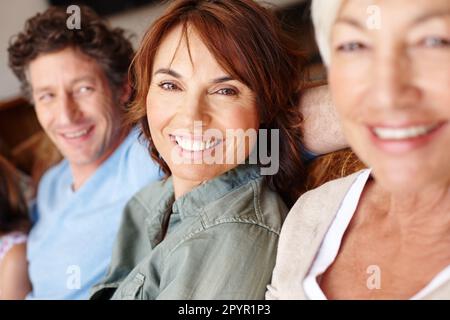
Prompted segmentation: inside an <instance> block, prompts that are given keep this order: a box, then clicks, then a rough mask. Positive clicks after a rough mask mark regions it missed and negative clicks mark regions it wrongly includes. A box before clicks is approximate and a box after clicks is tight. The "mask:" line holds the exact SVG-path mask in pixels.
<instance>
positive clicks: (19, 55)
mask: <svg viewBox="0 0 450 320" xmlns="http://www.w3.org/2000/svg"><path fill="white" fill-rule="evenodd" d="M80 13H81V17H80V20H81V28H80V29H69V28H68V27H67V19H68V17H69V15H68V14H67V12H66V8H64V7H51V8H49V9H47V10H46V11H45V12H43V13H38V14H36V15H35V16H33V17H31V18H30V19H28V20H27V21H26V23H25V28H24V30H23V31H22V32H21V33H19V34H18V35H16V36H15V37H13V38H11V40H10V44H9V48H8V53H9V66H10V68H11V69H12V71H13V72H14V74H15V75H16V76H17V78H18V79H19V80H20V82H21V85H22V91H23V94H24V95H25V96H26V97H27V98H28V99H30V98H31V90H30V89H31V88H30V84H29V82H28V80H27V76H26V70H27V67H28V65H29V63H30V62H31V61H33V60H34V59H35V58H36V57H37V56H39V55H40V54H45V53H51V52H56V51H59V50H62V49H65V48H67V47H73V48H75V49H77V50H80V51H81V52H82V53H83V54H85V55H87V56H88V57H90V58H92V59H94V60H95V61H96V62H97V63H98V64H99V65H100V66H101V68H102V70H103V72H105V75H106V77H107V78H108V80H109V84H110V85H111V86H112V88H113V89H118V88H120V87H121V86H122V85H123V84H124V82H125V81H126V80H127V74H128V68H129V66H130V63H131V60H132V59H133V55H134V51H133V47H132V45H131V42H130V40H129V37H127V36H126V35H125V31H124V30H123V29H121V28H111V27H110V26H109V25H108V24H107V22H106V21H105V20H103V19H102V18H100V17H99V16H98V15H97V14H96V13H95V12H94V11H93V10H92V9H90V8H89V7H87V6H80ZM113 92H114V90H113Z"/></svg>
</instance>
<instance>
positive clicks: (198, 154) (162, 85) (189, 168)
mask: <svg viewBox="0 0 450 320" xmlns="http://www.w3.org/2000/svg"><path fill="white" fill-rule="evenodd" d="M187 31H188V37H187V39H188V41H189V46H188V44H187V41H186V38H185V37H184V36H183V34H182V26H178V27H176V28H174V29H172V30H171V31H170V32H169V33H168V34H167V35H166V37H165V38H164V39H163V41H162V43H161V45H160V46H159V48H158V51H157V53H156V56H155V59H154V63H153V68H152V70H153V72H152V75H151V77H152V80H151V84H150V87H149V90H148V93H147V119H148V124H149V127H150V133H151V137H152V141H153V143H154V145H155V147H156V149H157V150H158V152H159V154H160V155H161V157H162V158H163V159H164V161H165V162H166V163H167V165H168V166H169V168H170V170H171V172H172V175H173V176H174V177H177V178H180V179H183V180H188V181H192V182H202V181H206V180H209V179H212V178H214V177H216V176H219V175H221V174H222V173H224V172H226V171H229V170H230V169H232V168H234V167H236V166H237V165H238V164H239V163H241V162H242V161H243V160H244V159H245V158H246V157H247V156H248V155H249V153H250V152H251V150H252V148H253V146H254V142H255V141H253V140H252V139H250V140H252V141H249V142H248V145H247V147H246V148H244V149H242V146H240V145H239V143H233V141H231V140H234V139H227V132H229V131H230V130H243V131H247V130H249V129H250V130H258V128H259V116H258V110H257V107H256V103H255V100H256V99H255V94H254V93H253V92H252V91H251V90H250V89H249V88H248V87H247V86H246V85H245V84H243V83H242V82H240V81H239V80H237V79H233V78H232V77H231V76H230V74H228V73H227V72H226V71H225V70H224V69H223V68H222V67H221V66H220V65H219V64H218V62H217V60H216V59H215V58H214V56H213V55H212V54H211V53H210V52H209V50H208V49H207V47H206V46H205V44H204V43H203V42H202V40H201V39H200V38H199V36H198V34H197V33H196V32H195V30H193V29H192V28H188V29H187ZM238 148H241V149H242V150H239V151H240V152H243V154H242V155H243V157H241V158H239V159H234V157H233V159H234V160H233V161H230V159H231V158H228V161H227V159H226V157H227V155H230V154H232V155H236V154H240V153H239V152H238V150H237V149H238Z"/></svg>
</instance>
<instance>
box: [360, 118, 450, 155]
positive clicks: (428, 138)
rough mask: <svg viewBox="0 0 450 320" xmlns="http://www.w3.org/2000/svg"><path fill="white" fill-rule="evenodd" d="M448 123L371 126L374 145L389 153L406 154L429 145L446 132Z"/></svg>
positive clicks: (369, 127)
mask: <svg viewBox="0 0 450 320" xmlns="http://www.w3.org/2000/svg"><path fill="white" fill-rule="evenodd" d="M446 125H447V122H435V123H431V124H414V125H413V124H411V125H403V126H394V125H390V126H387V125H369V126H368V129H369V131H370V133H371V139H372V141H373V143H374V144H375V145H376V146H377V147H378V148H380V149H382V150H383V151H385V152H388V153H404V152H408V151H412V150H415V149H417V148H420V147H423V146H425V145H428V144H429V143H431V142H432V141H434V140H435V139H436V138H437V137H439V135H440V133H442V132H443V131H444V128H445V127H446Z"/></svg>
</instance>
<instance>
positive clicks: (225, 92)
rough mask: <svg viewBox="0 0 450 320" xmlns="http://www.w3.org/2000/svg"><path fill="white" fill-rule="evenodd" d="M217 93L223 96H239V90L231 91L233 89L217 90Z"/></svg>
mask: <svg viewBox="0 0 450 320" xmlns="http://www.w3.org/2000/svg"><path fill="white" fill-rule="evenodd" d="M216 93H218V94H222V95H224V96H236V95H237V94H238V92H237V90H234V89H231V88H224V89H220V90H217V91H216Z"/></svg>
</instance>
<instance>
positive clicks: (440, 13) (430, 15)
mask: <svg viewBox="0 0 450 320" xmlns="http://www.w3.org/2000/svg"><path fill="white" fill-rule="evenodd" d="M445 17H448V18H450V10H437V11H432V12H427V13H425V14H423V15H420V16H418V17H417V18H415V19H414V20H413V22H412V25H416V24H420V23H424V22H427V21H428V20H431V19H436V18H445Z"/></svg>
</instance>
